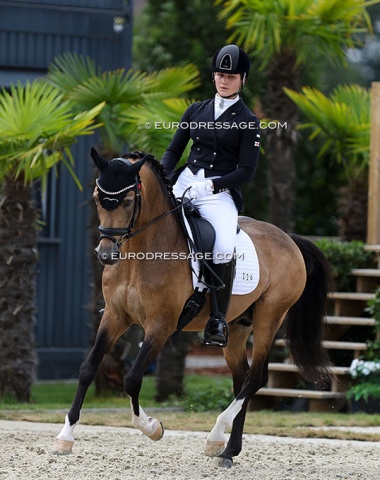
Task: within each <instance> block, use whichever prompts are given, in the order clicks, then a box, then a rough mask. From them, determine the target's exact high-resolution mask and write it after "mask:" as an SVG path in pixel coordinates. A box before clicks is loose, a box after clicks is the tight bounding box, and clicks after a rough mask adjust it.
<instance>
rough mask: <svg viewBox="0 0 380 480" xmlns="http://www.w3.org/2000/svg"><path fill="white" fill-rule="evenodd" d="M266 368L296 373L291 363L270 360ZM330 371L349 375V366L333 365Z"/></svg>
mask: <svg viewBox="0 0 380 480" xmlns="http://www.w3.org/2000/svg"><path fill="white" fill-rule="evenodd" d="M268 369H269V371H270V372H273V371H274V372H292V373H298V367H297V366H296V365H294V364H293V363H279V362H278V363H277V362H271V363H269V365H268ZM331 370H332V372H333V373H334V374H335V375H349V373H350V368H349V367H338V366H334V367H332V368H331Z"/></svg>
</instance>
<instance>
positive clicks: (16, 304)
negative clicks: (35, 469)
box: [0, 177, 37, 402]
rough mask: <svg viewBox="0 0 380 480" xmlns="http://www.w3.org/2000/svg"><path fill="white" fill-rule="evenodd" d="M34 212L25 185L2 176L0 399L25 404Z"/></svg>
mask: <svg viewBox="0 0 380 480" xmlns="http://www.w3.org/2000/svg"><path fill="white" fill-rule="evenodd" d="M35 225H36V210H35V208H34V204H33V200H32V190H31V187H30V185H25V184H24V182H23V179H19V180H17V181H15V180H13V179H11V178H9V177H8V178H5V179H4V181H3V184H2V186H1V193H0V244H1V250H0V288H1V296H0V332H1V333H0V359H1V360H0V396H1V397H4V396H8V395H9V396H11V397H12V398H15V399H17V400H18V401H22V402H28V401H29V400H30V393H31V386H32V383H33V381H34V380H35V376H36V365H37V355H36V351H35V338H34V325H35V316H34V314H35V301H36V298H35V295H36V283H35V275H36V262H37V235H36V229H35Z"/></svg>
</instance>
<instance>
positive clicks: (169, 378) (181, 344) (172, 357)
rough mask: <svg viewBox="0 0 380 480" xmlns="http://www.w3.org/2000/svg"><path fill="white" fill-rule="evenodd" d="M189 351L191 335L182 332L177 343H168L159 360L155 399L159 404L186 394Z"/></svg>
mask: <svg viewBox="0 0 380 480" xmlns="http://www.w3.org/2000/svg"><path fill="white" fill-rule="evenodd" d="M188 350H189V334H188V333H186V332H182V333H180V334H179V335H178V337H177V339H176V340H175V343H174V344H173V345H171V342H170V339H169V340H168V341H167V342H166V345H165V347H164V348H163V349H162V351H161V353H160V355H159V356H158V359H157V370H156V388H157V393H156V397H155V399H156V400H157V401H158V402H163V401H165V400H168V399H169V397H171V396H175V397H181V396H182V395H183V394H184V382H183V380H184V376H185V360H186V355H187V352H188Z"/></svg>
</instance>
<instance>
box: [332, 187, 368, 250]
mask: <svg viewBox="0 0 380 480" xmlns="http://www.w3.org/2000/svg"><path fill="white" fill-rule="evenodd" d="M339 193H340V197H339V204H338V207H339V214H340V217H339V224H340V232H339V236H340V238H341V240H343V241H348V242H349V241H351V240H361V241H363V242H365V241H366V239H367V217H368V212H367V210H368V182H367V180H366V179H364V178H363V179H358V180H355V181H352V182H350V184H349V185H348V186H347V187H342V188H341V189H340V190H339Z"/></svg>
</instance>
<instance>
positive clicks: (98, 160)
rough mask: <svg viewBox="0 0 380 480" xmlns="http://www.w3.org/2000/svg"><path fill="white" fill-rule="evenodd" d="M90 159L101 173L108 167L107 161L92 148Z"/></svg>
mask: <svg viewBox="0 0 380 480" xmlns="http://www.w3.org/2000/svg"><path fill="white" fill-rule="evenodd" d="M91 158H92V159H93V160H94V163H95V165H96V166H97V167H98V169H99V170H100V171H101V172H103V171H104V170H105V169H106V168H107V167H108V162H107V160H106V159H105V158H103V157H101V156H100V155H99V153H98V152H97V151H96V150H95V148H94V147H92V148H91Z"/></svg>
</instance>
